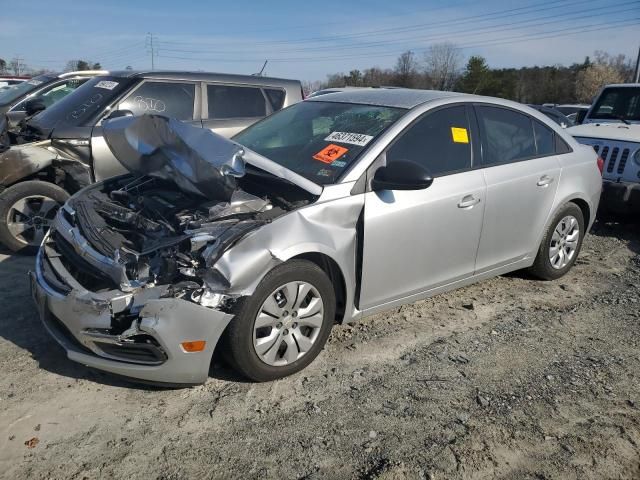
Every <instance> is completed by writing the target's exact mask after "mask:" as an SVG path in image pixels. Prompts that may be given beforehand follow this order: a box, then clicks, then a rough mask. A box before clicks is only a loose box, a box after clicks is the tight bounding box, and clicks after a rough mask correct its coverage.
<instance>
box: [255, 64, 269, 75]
mask: <svg viewBox="0 0 640 480" xmlns="http://www.w3.org/2000/svg"><path fill="white" fill-rule="evenodd" d="M267 63H269V60H265V61H264V63H263V64H262V68H261V69H260V71H259V72H258V73H254V74H253V76H254V77H261V76H262V72H264V69H265V68H266V67H267Z"/></svg>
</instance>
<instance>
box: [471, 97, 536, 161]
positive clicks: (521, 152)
mask: <svg viewBox="0 0 640 480" xmlns="http://www.w3.org/2000/svg"><path fill="white" fill-rule="evenodd" d="M476 112H477V115H478V122H479V123H480V136H481V139H482V163H483V165H504V164H507V163H512V162H517V161H519V160H524V159H527V158H532V157H535V156H536V155H537V152H536V141H535V135H534V133H533V119H532V118H531V117H529V116H528V115H525V114H523V113H519V112H516V111H513V110H508V109H506V108H501V107H488V106H477V107H476Z"/></svg>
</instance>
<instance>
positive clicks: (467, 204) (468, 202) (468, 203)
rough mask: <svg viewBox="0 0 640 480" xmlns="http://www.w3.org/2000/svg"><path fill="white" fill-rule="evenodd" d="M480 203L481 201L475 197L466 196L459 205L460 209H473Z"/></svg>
mask: <svg viewBox="0 0 640 480" xmlns="http://www.w3.org/2000/svg"><path fill="white" fill-rule="evenodd" d="M479 203H480V199H479V198H476V197H474V196H473V195H465V196H464V197H462V200H460V202H459V203H458V208H465V209H469V208H473V207H474V206H475V205H477V204H479Z"/></svg>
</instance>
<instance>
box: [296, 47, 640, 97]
mask: <svg viewBox="0 0 640 480" xmlns="http://www.w3.org/2000/svg"><path fill="white" fill-rule="evenodd" d="M464 60H465V59H464V58H463V56H462V53H461V50H460V49H459V48H457V47H456V45H454V44H452V43H449V42H445V43H439V44H435V45H432V46H431V47H429V48H428V49H427V50H426V51H425V52H424V53H423V55H422V58H420V57H419V56H418V55H417V54H416V53H415V52H413V51H406V52H404V53H402V54H401V55H400V56H399V57H398V59H397V61H396V63H395V66H394V67H393V68H386V69H383V68H379V67H371V68H367V69H365V70H362V71H361V70H351V71H350V72H349V73H348V74H345V73H335V74H332V75H328V77H327V80H326V81H325V82H315V83H307V84H306V85H305V87H306V88H307V89H308V90H318V89H320V88H330V87H345V86H353V87H374V86H377V87H379V86H395V87H408V88H425V89H433V90H453V91H458V92H464V93H473V94H477V95H488V96H494V97H501V98H506V99H510V100H515V101H517V102H521V103H532V104H541V103H591V101H592V99H593V97H594V96H595V95H596V94H597V92H598V90H599V89H600V88H601V87H602V86H603V85H606V84H609V83H624V82H628V81H631V79H632V76H633V66H632V64H633V62H632V59H630V58H628V57H626V56H625V55H621V54H620V55H612V54H609V53H607V52H602V51H596V52H595V53H594V55H593V56H591V57H587V58H585V59H584V61H583V62H581V63H573V64H571V65H569V66H564V65H550V66H542V67H539V66H533V67H521V68H491V67H490V66H489V65H488V63H487V61H486V59H485V58H483V57H482V56H479V55H472V56H471V57H469V58H468V59H467V60H466V63H465V61H464Z"/></svg>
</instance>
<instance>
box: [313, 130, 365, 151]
mask: <svg viewBox="0 0 640 480" xmlns="http://www.w3.org/2000/svg"><path fill="white" fill-rule="evenodd" d="M371 140H373V137H372V136H371V135H365V134H363V133H350V132H331V133H330V134H329V136H328V137H327V138H325V139H324V141H325V142H339V143H349V144H351V145H358V146H360V147H364V146H365V145H366V144H367V143H369V142H370V141H371Z"/></svg>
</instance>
